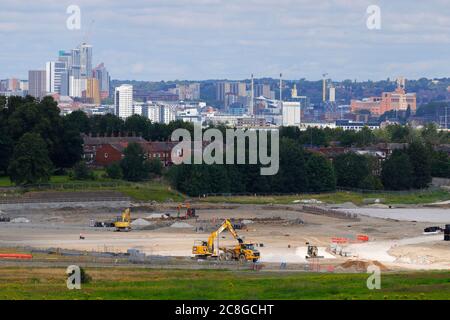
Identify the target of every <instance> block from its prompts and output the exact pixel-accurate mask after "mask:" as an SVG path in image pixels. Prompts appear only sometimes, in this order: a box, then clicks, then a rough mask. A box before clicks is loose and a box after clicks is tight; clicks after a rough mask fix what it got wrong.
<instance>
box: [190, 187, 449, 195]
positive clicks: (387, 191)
mask: <svg viewBox="0 0 450 320" xmlns="http://www.w3.org/2000/svg"><path fill="white" fill-rule="evenodd" d="M437 190H442V189H441V188H439V187H430V188H427V189H411V190H401V191H395V190H369V189H359V188H342V187H339V188H336V190H335V191H326V192H301V193H298V192H295V193H294V192H290V193H289V192H288V193H280V192H258V193H254V192H238V193H205V194H202V195H200V196H199V197H200V198H207V197H248V196H250V197H270V196H302V195H307V196H310V195H318V194H320V195H323V194H334V193H336V192H355V193H361V194H371V193H373V194H377V195H382V194H387V195H403V194H405V195H406V194H411V193H413V192H416V193H421V194H429V193H432V192H435V191H437Z"/></svg>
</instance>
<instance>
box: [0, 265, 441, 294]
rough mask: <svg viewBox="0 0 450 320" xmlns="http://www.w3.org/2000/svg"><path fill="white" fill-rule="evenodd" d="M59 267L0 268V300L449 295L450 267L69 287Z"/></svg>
mask: <svg viewBox="0 0 450 320" xmlns="http://www.w3.org/2000/svg"><path fill="white" fill-rule="evenodd" d="M64 271H65V270H64V269H59V268H58V269H56V268H28V269H24V268H0V299H235V300H239V299H446V300H448V299H450V272H427V273H424V272H415V273H396V274H391V273H388V274H382V279H381V290H368V289H367V287H366V280H367V277H368V275H367V274H312V273H273V272H270V273H269V272H258V273H256V272H251V271H241V272H236V271H233V272H232V271H210V270H208V271H207V270H199V271H190V270H152V269H119V268H104V269H87V270H86V271H87V273H88V275H90V276H91V277H92V281H91V282H90V283H88V284H83V285H82V289H81V290H73V291H71V290H68V289H67V288H66V284H65V274H64Z"/></svg>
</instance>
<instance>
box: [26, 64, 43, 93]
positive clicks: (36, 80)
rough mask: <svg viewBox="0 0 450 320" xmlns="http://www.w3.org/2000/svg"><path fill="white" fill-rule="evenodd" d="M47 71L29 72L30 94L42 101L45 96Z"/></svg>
mask: <svg viewBox="0 0 450 320" xmlns="http://www.w3.org/2000/svg"><path fill="white" fill-rule="evenodd" d="M45 78H46V77H45V70H30V71H28V94H29V95H30V96H32V97H35V98H38V99H41V98H43V97H44V96H45V92H46V86H45V80H46V79H45Z"/></svg>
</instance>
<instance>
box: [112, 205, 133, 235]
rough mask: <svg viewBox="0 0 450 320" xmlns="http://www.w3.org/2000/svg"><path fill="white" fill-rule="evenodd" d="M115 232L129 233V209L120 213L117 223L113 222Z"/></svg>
mask: <svg viewBox="0 0 450 320" xmlns="http://www.w3.org/2000/svg"><path fill="white" fill-rule="evenodd" d="M114 227H115V228H116V231H130V230H131V211H130V208H127V209H125V210H124V211H123V212H122V216H121V217H120V218H119V219H118V221H116V222H114Z"/></svg>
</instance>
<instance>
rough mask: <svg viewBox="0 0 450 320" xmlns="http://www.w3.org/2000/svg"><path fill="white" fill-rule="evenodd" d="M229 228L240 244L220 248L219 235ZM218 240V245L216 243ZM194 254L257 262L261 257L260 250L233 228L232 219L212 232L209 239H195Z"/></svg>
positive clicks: (198, 256)
mask: <svg viewBox="0 0 450 320" xmlns="http://www.w3.org/2000/svg"><path fill="white" fill-rule="evenodd" d="M225 230H228V231H229V232H230V233H231V234H232V236H233V237H234V239H236V240H237V242H238V244H237V245H236V246H233V247H220V248H219V243H218V242H219V241H218V240H219V236H220V234H221V233H222V232H223V231H225ZM215 242H217V245H216V243H215ZM192 254H194V255H195V256H196V257H197V258H203V259H206V258H216V259H219V260H230V261H231V260H239V261H241V262H243V261H253V262H256V261H258V260H259V258H260V254H259V251H258V250H256V249H255V247H254V244H253V243H244V241H243V240H242V239H241V237H239V235H238V234H237V232H236V230H234V228H233V224H232V223H231V221H230V220H228V219H227V220H225V221H224V222H223V223H222V225H221V226H220V227H219V229H217V230H216V231H214V232H212V233H211V234H210V235H209V237H208V241H195V242H194V246H193V247H192Z"/></svg>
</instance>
